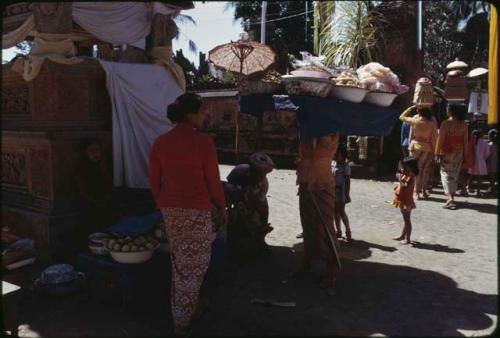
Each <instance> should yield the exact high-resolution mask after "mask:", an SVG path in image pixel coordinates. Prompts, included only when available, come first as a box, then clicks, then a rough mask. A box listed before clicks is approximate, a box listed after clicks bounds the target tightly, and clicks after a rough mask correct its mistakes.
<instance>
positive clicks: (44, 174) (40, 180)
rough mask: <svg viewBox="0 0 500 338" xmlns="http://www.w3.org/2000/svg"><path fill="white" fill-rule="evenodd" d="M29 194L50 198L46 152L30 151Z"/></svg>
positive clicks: (50, 183)
mask: <svg viewBox="0 0 500 338" xmlns="http://www.w3.org/2000/svg"><path fill="white" fill-rule="evenodd" d="M29 159H30V167H31V171H30V172H31V189H30V190H31V192H32V193H33V194H34V195H38V196H41V197H47V198H51V188H52V186H51V185H52V178H51V177H50V156H49V152H48V150H45V149H30V151H29Z"/></svg>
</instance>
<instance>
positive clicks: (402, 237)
mask: <svg viewBox="0 0 500 338" xmlns="http://www.w3.org/2000/svg"><path fill="white" fill-rule="evenodd" d="M403 239H404V236H399V237H395V238H393V240H395V241H401V240H403Z"/></svg>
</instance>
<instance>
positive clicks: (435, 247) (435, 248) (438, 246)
mask: <svg viewBox="0 0 500 338" xmlns="http://www.w3.org/2000/svg"><path fill="white" fill-rule="evenodd" d="M411 246H412V247H414V248H417V249H424V250H432V251H437V252H447V253H464V252H465V251H463V250H462V249H455V248H450V247H448V246H446V245H441V244H428V243H421V242H417V241H413V242H412V243H411Z"/></svg>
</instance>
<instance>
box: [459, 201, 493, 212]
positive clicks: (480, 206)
mask: <svg viewBox="0 0 500 338" xmlns="http://www.w3.org/2000/svg"><path fill="white" fill-rule="evenodd" d="M457 205H458V207H459V208H462V209H470V210H476V211H478V212H481V213H485V214H493V215H496V214H498V206H496V205H494V204H487V203H469V202H462V203H457Z"/></svg>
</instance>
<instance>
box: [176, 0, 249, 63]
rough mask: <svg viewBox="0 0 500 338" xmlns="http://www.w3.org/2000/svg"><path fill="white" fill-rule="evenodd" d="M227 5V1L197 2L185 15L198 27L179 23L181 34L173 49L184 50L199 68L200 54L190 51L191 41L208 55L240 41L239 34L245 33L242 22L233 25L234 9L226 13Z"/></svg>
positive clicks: (185, 54)
mask: <svg viewBox="0 0 500 338" xmlns="http://www.w3.org/2000/svg"><path fill="white" fill-rule="evenodd" d="M226 3H227V2H226V1H207V2H205V3H204V4H203V3H202V2H201V1H195V2H194V4H195V8H194V9H190V10H187V11H184V12H183V13H184V14H186V15H189V16H191V17H193V19H194V20H195V21H196V23H197V25H196V26H194V25H193V24H191V23H187V24H181V23H179V24H178V26H179V30H180V32H181V34H180V37H179V40H178V41H176V40H174V41H173V46H172V47H173V49H174V50H178V49H182V51H183V53H184V56H186V57H187V58H188V59H190V60H192V61H194V63H195V65H196V66H198V53H196V54H193V53H191V52H190V51H189V48H188V40H189V39H191V40H193V41H194V42H195V43H196V45H197V47H198V50H199V51H201V52H203V53H207V52H208V51H209V50H210V49H212V48H214V47H215V46H217V45H221V44H223V43H227V42H230V41H231V40H233V41H235V40H238V39H239V34H240V33H241V32H242V31H243V28H242V27H241V20H238V21H237V22H235V23H234V24H233V14H234V9H233V8H229V9H228V10H227V11H226V12H224V7H225V5H226Z"/></svg>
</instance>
